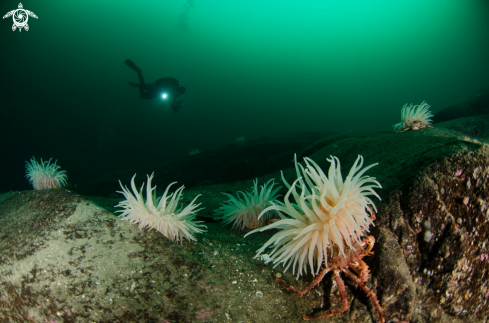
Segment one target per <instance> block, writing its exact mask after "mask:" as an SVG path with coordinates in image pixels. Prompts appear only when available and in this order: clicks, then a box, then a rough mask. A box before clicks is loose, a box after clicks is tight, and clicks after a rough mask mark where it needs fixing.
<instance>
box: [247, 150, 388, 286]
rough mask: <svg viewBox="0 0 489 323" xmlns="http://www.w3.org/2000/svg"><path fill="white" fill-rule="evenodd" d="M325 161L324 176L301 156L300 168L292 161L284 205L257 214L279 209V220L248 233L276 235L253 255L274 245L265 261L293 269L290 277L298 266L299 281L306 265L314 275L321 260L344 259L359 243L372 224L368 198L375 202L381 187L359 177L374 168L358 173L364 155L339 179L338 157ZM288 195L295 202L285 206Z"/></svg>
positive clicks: (368, 179)
mask: <svg viewBox="0 0 489 323" xmlns="http://www.w3.org/2000/svg"><path fill="white" fill-rule="evenodd" d="M328 161H329V162H330V163H331V165H330V167H329V172H328V176H326V174H324V172H323V171H322V170H321V168H320V167H319V166H318V165H317V164H316V163H315V162H314V161H313V160H312V159H310V158H307V157H306V158H304V162H305V164H306V167H305V168H304V167H303V166H302V165H300V164H298V163H297V160H296V161H295V168H296V172H297V176H298V179H297V180H295V181H294V183H292V185H291V186H290V185H289V184H288V183H287V181H286V180H285V178H284V177H283V174H282V179H283V181H284V183H285V185H286V186H287V187H288V188H289V191H288V192H287V194H286V195H285V198H284V203H277V204H276V205H273V206H270V207H268V208H266V209H265V210H263V212H262V214H264V213H265V212H268V211H270V210H275V211H278V212H279V215H280V217H281V218H282V219H281V220H279V221H277V222H275V223H272V224H270V225H267V226H265V227H263V228H259V229H255V230H253V231H251V232H250V233H248V234H251V233H255V232H262V231H265V230H270V229H280V230H281V231H279V232H277V233H275V234H274V235H273V236H272V237H271V238H270V240H268V241H267V242H266V243H265V244H264V245H263V247H261V248H260V249H259V250H258V251H257V254H256V256H255V258H258V257H260V254H262V253H263V252H264V251H265V249H267V248H268V247H273V250H272V251H271V252H270V254H269V256H270V258H269V261H268V262H273V264H274V265H275V267H276V266H278V264H280V263H282V264H283V265H284V267H285V266H287V267H286V268H285V270H287V269H288V268H289V267H290V266H291V265H293V268H292V270H293V273H294V274H295V270H296V267H297V278H299V276H300V275H302V271H303V270H304V271H305V272H306V273H307V266H309V267H310V269H311V273H312V274H313V275H316V274H317V273H318V272H319V270H320V268H321V265H322V263H323V261H324V263H325V264H326V265H327V261H328V258H330V257H331V256H334V255H335V254H336V252H337V253H338V254H342V255H343V256H344V255H345V247H348V248H353V245H354V244H355V243H359V242H361V240H360V237H361V236H362V235H363V231H368V228H369V226H370V225H371V224H372V225H373V222H372V220H371V219H370V215H371V214H372V210H371V207H372V208H373V209H374V210H375V211H376V208H375V204H374V203H373V202H372V200H371V199H370V198H369V197H368V196H370V195H373V196H376V197H377V198H379V199H380V197H379V196H378V195H377V193H376V192H375V191H374V190H373V189H374V188H381V185H380V184H379V182H378V181H376V180H375V178H373V177H369V176H363V177H362V175H363V174H364V173H365V172H366V171H367V170H368V169H370V168H371V167H373V166H375V165H377V164H373V165H370V166H368V167H365V168H364V169H361V168H362V166H363V157H362V156H358V158H357V160H356V161H355V163H354V164H353V167H352V168H351V170H350V173H349V174H348V176H347V177H346V179H345V180H344V181H343V178H342V176H341V168H340V161H339V160H338V158H336V157H331V159H328ZM301 174H302V176H301ZM297 188H298V189H299V190H300V195H299V194H298V192H297ZM290 195H292V196H293V198H294V200H295V203H291V202H290ZM260 216H261V215H260Z"/></svg>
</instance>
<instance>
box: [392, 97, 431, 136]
mask: <svg viewBox="0 0 489 323" xmlns="http://www.w3.org/2000/svg"><path fill="white" fill-rule="evenodd" d="M429 109H430V105H429V104H428V103H426V101H423V102H421V104H420V105H413V104H412V103H411V104H409V105H408V104H407V103H406V104H405V105H404V106H403V107H402V109H401V122H399V123H397V124H395V125H394V126H393V127H394V131H404V130H408V129H413V130H417V129H419V128H424V127H429V126H430V124H431V122H432V120H431V117H433V114H432V113H431V111H430V110H429Z"/></svg>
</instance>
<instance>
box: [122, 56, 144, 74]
mask: <svg viewBox="0 0 489 323" xmlns="http://www.w3.org/2000/svg"><path fill="white" fill-rule="evenodd" d="M124 64H126V65H127V66H129V67H130V68H131V69H133V70H135V71H136V72H137V73H138V74H139V73H141V69H140V68H139V67H137V66H136V64H134V62H133V61H131V60H130V59H126V60H125V61H124Z"/></svg>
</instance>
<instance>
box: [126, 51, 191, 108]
mask: <svg viewBox="0 0 489 323" xmlns="http://www.w3.org/2000/svg"><path fill="white" fill-rule="evenodd" d="M124 64H126V65H127V66H129V67H130V68H131V69H133V70H134V71H135V72H136V73H138V77H139V84H136V83H131V82H128V83H129V85H131V86H134V87H137V88H139V96H140V97H141V99H146V100H153V99H156V98H161V100H162V102H168V103H169V105H170V107H171V109H172V110H173V111H174V112H177V111H178V110H180V109H181V108H182V102H183V101H182V100H179V101H178V100H177V99H178V97H179V96H181V95H182V94H184V93H185V87H184V86H180V82H179V81H178V80H177V79H175V78H173V77H163V78H160V79H158V80H156V82H154V83H153V84H151V83H145V82H144V78H143V72H142V71H141V69H140V68H139V67H137V66H136V64H134V62H133V61H131V60H130V59H126V60H125V61H124Z"/></svg>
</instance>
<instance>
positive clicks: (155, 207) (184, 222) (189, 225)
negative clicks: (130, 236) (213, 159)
mask: <svg viewBox="0 0 489 323" xmlns="http://www.w3.org/2000/svg"><path fill="white" fill-rule="evenodd" d="M146 176H147V178H148V185H147V186H146V201H145V200H144V199H143V188H144V183H143V185H142V186H141V189H140V191H139V192H138V190H137V189H136V184H134V178H135V177H136V174H134V176H133V177H132V180H131V188H132V191H133V193H134V195H133V194H132V193H131V192H130V191H129V189H128V188H127V187H125V186H122V184H121V182H120V181H119V184H120V185H121V188H122V192H120V191H119V192H118V193H121V194H123V195H124V197H125V198H126V200H125V201H122V202H120V203H119V204H117V205H116V207H122V208H124V210H121V211H116V212H121V213H122V214H121V215H120V217H121V220H126V221H129V223H130V224H133V223H139V229H143V228H146V227H147V228H148V230H151V229H156V230H157V231H159V232H161V233H162V234H163V235H164V236H166V237H167V238H169V239H172V240H174V241H176V242H182V240H183V238H185V239H187V240H189V241H190V240H194V241H195V240H196V239H195V237H194V236H193V234H195V233H202V232H204V231H205V230H204V229H203V228H205V226H204V225H202V224H200V223H201V222H202V221H194V219H195V217H196V213H197V212H198V211H199V210H201V209H198V210H196V208H197V207H198V206H199V205H200V203H199V204H194V202H195V200H197V198H198V197H199V196H200V195H197V196H196V197H195V198H194V199H193V200H192V202H190V203H189V204H188V205H187V206H186V207H185V208H183V209H182V207H180V209H178V210H177V206H178V202H179V200H180V197H181V195H182V191H183V189H184V186H182V187H180V188H179V189H177V190H176V191H175V192H174V193H171V194H168V190H169V189H170V187H171V186H172V185H173V184H175V183H176V182H173V183H171V184H170V185H168V187H167V188H166V190H165V193H163V196H161V197H159V198H156V186H155V187H151V180H152V179H153V177H154V174H151V176H148V175H146Z"/></svg>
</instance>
